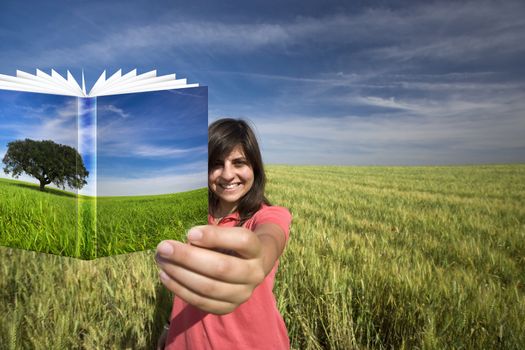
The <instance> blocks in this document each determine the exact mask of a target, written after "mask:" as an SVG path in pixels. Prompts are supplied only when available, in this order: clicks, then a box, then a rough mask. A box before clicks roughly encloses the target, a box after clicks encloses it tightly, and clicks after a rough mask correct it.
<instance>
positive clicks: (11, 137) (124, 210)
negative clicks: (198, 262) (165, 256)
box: [0, 70, 208, 259]
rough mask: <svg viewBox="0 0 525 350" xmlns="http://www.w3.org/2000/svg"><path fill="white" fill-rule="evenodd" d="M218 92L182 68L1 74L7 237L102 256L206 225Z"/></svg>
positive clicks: (43, 248) (12, 243) (0, 227)
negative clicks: (90, 80)
mask: <svg viewBox="0 0 525 350" xmlns="http://www.w3.org/2000/svg"><path fill="white" fill-rule="evenodd" d="M207 123H208V91H207V88H206V87H201V86H199V84H188V82H187V80H186V79H177V78H176V76H175V74H169V75H161V76H157V73H156V71H154V70H153V71H150V72H146V73H142V74H138V73H137V71H136V70H132V71H130V72H128V73H126V74H122V71H121V70H118V71H117V72H116V73H114V74H112V75H111V76H109V78H108V77H106V72H103V73H102V74H101V76H100V77H99V79H98V80H97V81H96V83H95V84H94V85H93V87H92V88H91V89H90V90H89V92H87V90H86V84H85V79H84V74H83V73H82V78H81V83H80V84H79V83H78V82H77V80H76V79H75V78H74V77H73V75H72V74H71V73H70V72H69V71H68V72H67V74H66V78H64V77H63V76H61V75H60V74H59V73H57V72H56V71H54V70H52V71H51V72H50V74H47V73H45V72H43V71H41V70H36V74H30V73H26V72H22V71H17V72H16V76H9V75H4V74H0V161H1V162H0V168H1V169H2V170H3V171H0V201H1V202H2V204H0V206H2V208H0V245H4V246H9V247H14V248H22V249H29V250H35V251H39V252H46V253H53V254H60V255H66V256H71V257H77V258H83V259H94V258H97V257H101V256H108V255H113V254H121V253H128V252H134V251H139V250H144V249H152V248H154V247H155V246H156V244H157V243H158V242H159V241H160V240H163V239H179V238H181V237H182V236H183V235H184V233H185V232H186V231H187V229H189V228H190V227H191V226H194V225H197V224H203V223H205V222H206V214H207V189H206V187H207V185H206V184H207Z"/></svg>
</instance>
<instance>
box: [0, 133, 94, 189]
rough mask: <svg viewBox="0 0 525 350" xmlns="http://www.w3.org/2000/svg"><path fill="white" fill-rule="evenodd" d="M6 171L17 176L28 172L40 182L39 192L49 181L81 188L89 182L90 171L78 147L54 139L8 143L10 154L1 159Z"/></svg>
mask: <svg viewBox="0 0 525 350" xmlns="http://www.w3.org/2000/svg"><path fill="white" fill-rule="evenodd" d="M2 161H3V162H4V163H5V165H6V166H5V168H4V172H5V173H6V174H9V173H12V176H13V177H15V178H18V177H19V176H20V174H22V173H26V174H27V175H29V176H32V177H34V178H36V179H37V180H38V181H40V191H44V187H45V186H46V185H49V184H50V183H54V184H55V185H57V186H58V187H61V188H62V189H65V185H66V184H67V185H68V186H69V187H71V188H76V189H81V188H82V187H84V185H86V184H87V181H86V177H88V175H89V172H88V171H87V170H86V168H85V167H84V162H83V161H82V157H81V156H80V154H79V153H78V152H77V150H76V149H74V148H73V147H70V146H66V145H61V144H58V143H55V142H53V141H51V140H45V141H33V140H30V139H25V140H23V141H22V140H16V141H12V142H9V143H8V144H7V153H6V154H5V156H4V159H3V160H2Z"/></svg>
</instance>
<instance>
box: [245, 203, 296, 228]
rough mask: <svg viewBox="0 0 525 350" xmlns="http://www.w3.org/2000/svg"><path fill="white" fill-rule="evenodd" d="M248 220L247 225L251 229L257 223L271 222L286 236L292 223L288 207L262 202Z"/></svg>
mask: <svg viewBox="0 0 525 350" xmlns="http://www.w3.org/2000/svg"><path fill="white" fill-rule="evenodd" d="M249 221H250V222H249V226H250V229H252V230H254V229H255V227H257V226H258V225H262V224H267V223H273V224H277V225H279V226H280V227H281V228H282V229H283V231H284V232H285V234H286V235H287V236H288V233H289V231H290V225H291V223H292V214H291V213H290V210H288V208H285V207H281V206H278V205H267V204H263V205H261V208H260V209H259V210H258V211H257V212H256V213H255V214H254V215H253V216H252V218H251V219H250V220H249ZM247 223H248V222H247Z"/></svg>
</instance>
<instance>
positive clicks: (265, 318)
mask: <svg viewBox="0 0 525 350" xmlns="http://www.w3.org/2000/svg"><path fill="white" fill-rule="evenodd" d="M238 220H239V215H238V214H237V213H234V214H231V215H229V216H226V217H225V218H223V219H222V220H221V221H220V222H219V226H224V227H233V226H235V224H236V223H237V221H238ZM291 221H292V216H291V215H290V212H289V211H288V209H286V208H283V207H278V206H266V205H263V206H262V207H261V209H260V210H259V211H258V212H256V213H255V214H254V215H253V216H252V217H251V218H250V219H249V220H247V221H246V222H245V223H244V225H243V227H245V228H247V229H250V230H252V231H254V230H255V228H256V227H257V226H258V225H261V224H264V223H274V224H277V225H279V226H280V227H281V228H282V230H283V232H284V234H285V235H286V240H288V235H289V231H290V224H291ZM208 223H209V224H210V225H211V224H213V218H212V217H211V216H208ZM278 264H279V260H277V261H276V262H275V265H274V266H273V268H272V270H271V271H270V273H269V274H268V275H267V276H266V278H265V279H264V280H263V282H262V283H261V284H260V285H258V286H257V287H256V288H255V289H254V291H253V293H252V296H251V297H250V299H248V301H246V302H245V303H243V304H241V305H240V306H239V307H238V308H237V309H235V310H234V311H233V312H231V313H229V314H227V315H221V316H219V315H214V314H211V313H207V312H204V311H201V310H199V309H197V308H196V307H194V306H192V305H189V304H187V303H186V302H184V301H183V300H181V299H179V298H177V297H175V299H174V301H173V309H172V311H171V317H170V319H171V321H170V329H169V332H168V338H167V341H166V348H165V349H168V350H175V349H177V350H181V349H188V350H189V349H196V350H205V349H210V350H211V349H213V350H221V349H225V350H233V349H242V350H247V349H250V350H251V349H254V350H255V349H264V350H268V349H272V350H281V349H290V341H289V339H288V332H287V331H286V326H285V324H284V320H283V318H282V316H281V314H280V313H279V311H278V310H277V305H276V302H275V297H274V295H273V293H272V289H273V284H274V279H275V273H276V271H277V265H278Z"/></svg>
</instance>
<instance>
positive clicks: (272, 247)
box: [157, 119, 292, 350]
mask: <svg viewBox="0 0 525 350" xmlns="http://www.w3.org/2000/svg"><path fill="white" fill-rule="evenodd" d="M208 138H209V140H208V193H209V194H208V198H209V213H208V225H206V226H198V227H194V228H192V229H191V230H190V231H189V232H188V243H189V244H185V243H181V242H177V241H163V242H161V243H160V244H159V246H158V247H157V263H158V265H159V267H160V279H161V281H162V283H163V284H164V285H165V286H166V287H167V288H168V289H170V290H171V291H172V292H174V294H175V299H174V302H173V309H172V313H171V318H170V325H169V327H167V331H166V332H165V333H164V334H163V335H162V336H161V339H160V341H159V344H161V345H160V347H161V348H162V346H165V348H166V349H214V350H217V349H228V350H231V349H242V350H246V349H264V350H267V349H289V348H290V343H289V339H288V334H287V331H286V326H285V324H284V321H283V318H282V317H281V315H280V314H279V311H278V310H277V306H276V301H275V297H274V295H273V292H272V289H273V284H274V278H275V273H276V271H277V265H278V263H279V260H278V259H279V256H280V255H281V253H282V252H283V250H284V247H285V245H286V241H287V239H288V234H289V227H290V223H291V219H292V218H291V215H290V213H289V211H288V210H287V209H286V208H283V207H278V206H272V205H270V203H269V202H268V200H267V199H266V198H265V196H264V187H265V183H266V176H265V173H264V167H263V163H262V158H261V153H260V150H259V146H258V143H257V139H256V137H255V134H254V133H253V131H252V129H251V128H250V127H249V125H248V124H247V123H246V122H244V121H243V120H235V119H221V120H217V121H216V122H214V123H213V124H211V125H210V126H209V129H208ZM163 343H164V344H163Z"/></svg>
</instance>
